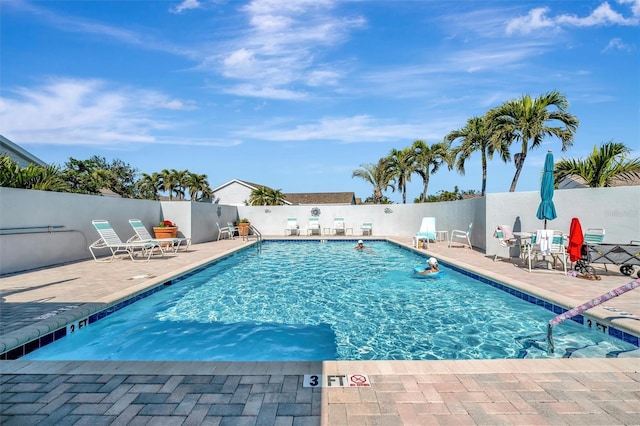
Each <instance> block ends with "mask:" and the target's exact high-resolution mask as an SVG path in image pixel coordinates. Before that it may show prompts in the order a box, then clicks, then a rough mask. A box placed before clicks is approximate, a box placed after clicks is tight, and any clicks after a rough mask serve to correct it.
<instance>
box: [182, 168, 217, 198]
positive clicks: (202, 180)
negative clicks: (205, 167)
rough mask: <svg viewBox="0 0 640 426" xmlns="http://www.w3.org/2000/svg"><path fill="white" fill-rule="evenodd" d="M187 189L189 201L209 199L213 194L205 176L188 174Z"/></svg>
mask: <svg viewBox="0 0 640 426" xmlns="http://www.w3.org/2000/svg"><path fill="white" fill-rule="evenodd" d="M187 187H188V188H189V197H190V198H191V201H201V200H203V199H204V198H209V197H211V194H212V193H213V191H212V190H211V187H210V186H209V182H208V181H207V175H199V174H196V173H189V174H188V176H187Z"/></svg>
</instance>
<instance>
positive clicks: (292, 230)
mask: <svg viewBox="0 0 640 426" xmlns="http://www.w3.org/2000/svg"><path fill="white" fill-rule="evenodd" d="M284 235H300V227H299V226H298V219H297V218H295V217H289V218H287V226H286V227H285V228H284Z"/></svg>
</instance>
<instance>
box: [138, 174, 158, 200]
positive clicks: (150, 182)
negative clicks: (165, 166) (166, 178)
mask: <svg viewBox="0 0 640 426" xmlns="http://www.w3.org/2000/svg"><path fill="white" fill-rule="evenodd" d="M160 185H161V178H160V175H159V174H158V173H156V172H153V173H152V174H150V175H149V174H147V173H143V174H142V177H141V178H140V180H139V181H138V182H136V189H137V190H138V194H139V196H140V197H142V198H144V199H147V200H157V199H158V192H160Z"/></svg>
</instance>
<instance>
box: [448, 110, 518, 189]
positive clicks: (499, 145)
mask: <svg viewBox="0 0 640 426" xmlns="http://www.w3.org/2000/svg"><path fill="white" fill-rule="evenodd" d="M445 140H446V141H447V142H449V143H453V142H455V141H456V140H459V141H460V146H458V147H456V148H454V149H453V151H452V158H453V160H454V162H455V167H456V169H457V170H458V173H460V174H461V175H464V173H465V171H464V164H465V162H466V161H467V159H468V158H469V157H470V156H471V154H473V153H474V152H476V151H480V156H481V163H482V190H481V191H480V193H481V196H482V197H484V196H485V194H486V190H487V158H488V159H490V160H491V159H493V154H494V153H496V152H497V153H498V154H499V155H500V158H501V159H502V161H504V162H505V163H506V162H508V161H509V159H510V158H509V157H510V154H509V145H508V144H507V143H506V142H505V141H504V140H503V139H501V138H492V137H491V129H490V127H489V126H488V125H487V122H486V119H485V117H473V118H470V119H469V120H467V124H466V125H465V126H464V127H463V128H461V129H458V130H453V131H452V132H450V133H449V134H448V135H446V136H445Z"/></svg>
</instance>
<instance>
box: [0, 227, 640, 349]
mask: <svg viewBox="0 0 640 426" xmlns="http://www.w3.org/2000/svg"><path fill="white" fill-rule="evenodd" d="M358 239H359V238H354V239H339V240H331V239H327V240H324V239H300V240H288V239H269V240H265V242H286V243H308V242H314V241H316V242H318V243H338V242H340V243H344V242H357V241H358ZM366 241H367V242H386V243H389V244H392V245H394V246H396V247H398V248H401V249H403V250H410V249H408V248H407V247H405V246H404V245H402V244H398V243H396V242H393V241H389V240H386V239H367V240H366ZM252 248H253V245H252V246H249V247H246V248H244V249H242V250H238V251H236V252H233V253H229V254H227V255H224V256H221V257H219V258H217V259H214V260H212V261H209V262H207V263H204V264H202V265H200V266H197V267H196V268H194V269H192V270H190V271H188V272H185V273H184V274H181V275H179V276H177V277H174V278H171V279H170V280H168V281H165V282H164V283H158V284H156V285H155V286H154V287H152V288H149V289H147V290H144V291H142V292H140V293H138V294H135V295H133V296H132V297H130V298H128V299H126V300H123V301H122V302H118V303H116V304H114V305H111V306H108V307H106V308H104V309H102V310H100V311H98V312H96V313H93V314H91V315H89V317H88V324H93V323H95V322H96V321H99V320H101V319H103V318H106V317H107V316H109V315H111V314H113V313H115V312H117V311H119V310H120V309H122V308H125V307H127V306H129V305H131V304H133V303H135V302H137V301H139V300H141V299H144V298H147V297H149V296H151V295H153V294H155V293H157V292H159V291H162V290H163V289H165V288H167V287H168V286H171V285H173V284H176V283H178V282H180V281H183V280H185V279H187V278H189V277H191V276H193V275H195V274H197V273H199V272H201V271H203V270H205V269H207V268H209V267H211V266H213V265H215V264H216V263H219V262H222V261H223V260H226V259H228V258H230V257H233V256H237V255H239V254H241V253H243V252H244V251H246V250H251V249H252ZM253 249H255V248H253ZM412 251H413V252H414V253H417V254H419V255H421V256H422V257H429V255H428V254H426V253H423V252H421V251H416V250H412ZM440 263H441V264H442V265H444V266H446V267H447V268H449V269H452V270H454V271H456V272H459V273H461V274H463V275H466V276H468V277H470V278H473V279H475V280H476V281H479V282H481V283H483V284H488V285H490V286H492V287H494V288H497V289H498V290H501V291H504V292H505V293H509V294H510V295H512V296H515V297H517V298H518V299H521V300H524V301H525V302H529V303H531V304H534V305H537V306H541V307H543V308H545V309H546V310H548V311H551V312H553V313H555V314H557V315H559V314H562V313H564V312H566V311H568V309H567V308H564V307H562V306H559V305H556V304H554V303H551V302H549V301H547V300H545V299H541V298H538V297H536V296H533V295H530V294H528V293H526V292H524V291H521V290H517V289H514V288H513V287H510V286H508V285H506V284H502V283H500V282H497V281H495V280H492V279H489V278H487V277H485V276H483V275H479V274H476V273H474V272H472V271H468V270H466V269H463V268H460V267H459V266H456V265H454V264H451V263H448V262H446V261H440ZM571 320H572V321H574V322H576V323H578V324H581V325H582V326H584V327H587V328H596V329H599V330H601V331H603V332H605V333H607V334H608V335H609V336H611V337H613V338H615V339H619V340H622V341H624V342H627V343H629V344H631V345H633V346H635V347H640V338H639V337H638V336H635V335H633V334H629V333H627V332H626V331H624V330H620V329H617V328H615V327H613V326H611V325H609V324H602V323H600V322H598V321H596V320H592V319H589V318H587V317H585V316H583V315H576V316H575V317H573V318H571ZM594 323H595V324H594ZM66 335H67V325H65V326H64V327H61V328H59V329H57V330H55V331H53V332H51V333H47V334H45V335H43V336H40V337H39V338H37V339H34V340H32V341H30V342H27V343H25V344H24V345H21V346H18V347H16V348H13V349H11V350H9V351H7V352H5V353H3V354H0V360H15V359H19V358H21V357H23V356H24V355H27V354H28V353H31V352H33V351H35V350H37V349H40V348H42V347H44V346H46V345H48V344H50V343H52V342H55V341H56V340H59V339H62V338H63V337H65V336H66Z"/></svg>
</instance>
